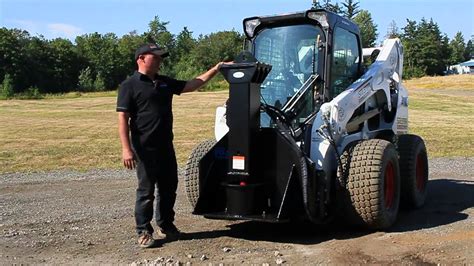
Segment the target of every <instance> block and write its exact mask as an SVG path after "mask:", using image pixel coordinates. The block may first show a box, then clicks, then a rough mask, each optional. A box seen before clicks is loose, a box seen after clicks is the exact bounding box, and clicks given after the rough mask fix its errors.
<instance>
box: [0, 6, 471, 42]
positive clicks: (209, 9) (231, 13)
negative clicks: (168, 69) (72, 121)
mask: <svg viewBox="0 0 474 266" xmlns="http://www.w3.org/2000/svg"><path fill="white" fill-rule="evenodd" d="M332 2H333V3H334V2H336V1H335V0H333V1H332ZM337 2H343V0H339V1H337ZM359 3H360V4H359V6H360V8H361V9H366V10H368V11H369V12H370V13H371V15H372V18H373V20H374V22H375V23H376V24H377V27H378V33H379V38H378V39H379V41H380V40H383V39H384V36H385V34H386V33H387V29H388V27H389V25H390V23H391V22H392V21H395V23H396V25H397V27H398V28H399V29H400V30H401V29H402V28H403V27H404V26H405V25H406V19H407V18H408V19H410V20H415V21H417V22H419V21H420V20H421V19H422V18H423V17H424V18H426V19H430V18H432V19H433V21H434V22H436V23H437V24H438V26H439V28H440V30H441V32H442V33H445V34H447V36H448V37H449V39H452V38H453V37H454V35H455V34H456V32H458V31H460V32H461V33H462V34H463V36H464V39H465V41H466V42H467V41H468V40H469V39H470V38H471V36H472V35H474V0H360V1H359ZM311 5H312V0H286V1H283V0H239V1H231V0H194V1H191V0H155V1H150V0H36V1H34V0H0V27H6V28H19V29H23V30H27V31H28V32H29V33H30V34H31V35H33V36H37V35H43V36H44V37H45V38H47V39H53V38H57V37H61V38H68V39H70V40H72V41H74V39H75V37H76V36H78V35H82V34H88V33H94V32H98V33H102V34H104V33H109V32H112V33H115V34H116V35H117V36H119V37H120V36H122V35H124V34H127V33H129V32H131V31H133V30H136V31H137V32H138V33H143V32H145V31H146V30H147V28H148V23H149V22H150V21H151V20H152V19H153V18H154V17H155V16H158V17H159V19H160V20H161V21H169V24H168V30H169V31H170V32H171V33H173V34H178V33H179V32H180V31H181V30H182V29H183V27H188V29H189V30H190V31H192V32H193V36H194V37H197V36H199V34H204V35H205V34H209V33H212V32H217V31H222V30H232V29H234V30H237V31H239V32H242V19H243V18H246V17H251V16H260V15H274V14H283V13H293V12H298V11H303V10H306V9H308V8H310V7H311Z"/></svg>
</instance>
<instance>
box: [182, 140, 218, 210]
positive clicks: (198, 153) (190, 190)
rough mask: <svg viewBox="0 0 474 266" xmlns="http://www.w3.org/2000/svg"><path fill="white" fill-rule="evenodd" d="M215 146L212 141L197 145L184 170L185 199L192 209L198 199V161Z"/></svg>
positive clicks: (214, 142)
mask: <svg viewBox="0 0 474 266" xmlns="http://www.w3.org/2000/svg"><path fill="white" fill-rule="evenodd" d="M215 144H216V141H215V140H213V139H208V140H205V141H203V142H201V143H199V144H198V145H197V146H196V147H195V148H194V149H193V151H192V152H191V155H189V157H188V161H187V162H186V167H185V168H184V186H185V190H186V197H187V198H188V201H189V203H191V206H192V207H193V208H194V207H196V203H197V200H198V198H199V161H200V160H201V159H202V157H204V155H206V153H207V152H209V150H211V148H212V147H213V146H214V145H215Z"/></svg>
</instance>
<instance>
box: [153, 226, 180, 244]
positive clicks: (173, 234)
mask: <svg viewBox="0 0 474 266" xmlns="http://www.w3.org/2000/svg"><path fill="white" fill-rule="evenodd" d="M156 234H157V235H158V237H159V238H161V239H165V240H169V241H174V240H178V239H179V238H180V236H181V232H180V231H179V230H178V228H176V226H175V225H174V224H170V225H167V226H159V227H158V229H157V230H156Z"/></svg>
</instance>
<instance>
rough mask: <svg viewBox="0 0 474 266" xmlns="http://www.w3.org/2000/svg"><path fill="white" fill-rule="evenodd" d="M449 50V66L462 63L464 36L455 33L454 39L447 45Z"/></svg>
mask: <svg viewBox="0 0 474 266" xmlns="http://www.w3.org/2000/svg"><path fill="white" fill-rule="evenodd" d="M449 47H450V49H451V56H450V57H449V64H450V65H455V64H459V63H462V62H464V60H465V53H466V44H465V43H464V36H463V35H462V33H461V32H459V31H458V32H457V33H456V35H455V36H454V38H453V39H452V40H451V42H450V43H449Z"/></svg>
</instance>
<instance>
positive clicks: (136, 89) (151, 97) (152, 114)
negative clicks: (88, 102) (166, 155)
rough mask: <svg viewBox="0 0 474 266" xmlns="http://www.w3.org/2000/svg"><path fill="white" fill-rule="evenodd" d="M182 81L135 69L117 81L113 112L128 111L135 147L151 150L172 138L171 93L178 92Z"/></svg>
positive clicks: (183, 82)
mask: <svg viewBox="0 0 474 266" xmlns="http://www.w3.org/2000/svg"><path fill="white" fill-rule="evenodd" d="M185 85H186V81H182V80H176V79H172V78H169V77H166V76H161V75H156V77H155V80H154V81H152V80H151V79H150V78H149V77H148V76H146V75H143V74H141V73H139V72H138V71H135V73H134V74H133V75H132V76H131V77H129V78H128V79H127V80H125V81H124V82H123V83H122V84H120V88H119V92H118V97H117V112H127V113H129V114H130V131H131V133H132V134H131V135H132V145H133V147H134V148H135V150H137V151H140V150H145V151H154V150H159V149H160V148H162V147H167V146H169V144H170V143H171V142H172V140H173V131H172V129H173V112H172V110H171V107H172V100H173V94H176V95H179V94H180V93H181V92H182V91H183V89H184V86H185Z"/></svg>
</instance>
